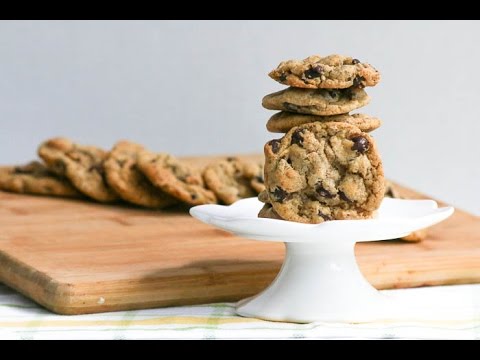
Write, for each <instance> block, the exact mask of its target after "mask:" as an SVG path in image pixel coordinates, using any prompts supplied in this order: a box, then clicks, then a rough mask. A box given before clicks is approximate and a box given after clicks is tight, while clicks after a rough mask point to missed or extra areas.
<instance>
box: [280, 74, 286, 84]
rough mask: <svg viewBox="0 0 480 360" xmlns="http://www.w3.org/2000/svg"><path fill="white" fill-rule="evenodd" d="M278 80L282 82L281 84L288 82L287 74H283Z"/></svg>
mask: <svg viewBox="0 0 480 360" xmlns="http://www.w3.org/2000/svg"><path fill="white" fill-rule="evenodd" d="M278 80H280V82H284V81H285V80H287V74H285V73H283V74H282V75H280V77H279V78H278Z"/></svg>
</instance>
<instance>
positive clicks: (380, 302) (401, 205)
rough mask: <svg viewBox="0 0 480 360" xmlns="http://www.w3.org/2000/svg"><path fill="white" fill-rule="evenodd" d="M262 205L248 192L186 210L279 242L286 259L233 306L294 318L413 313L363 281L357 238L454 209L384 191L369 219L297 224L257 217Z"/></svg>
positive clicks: (384, 236)
mask: <svg viewBox="0 0 480 360" xmlns="http://www.w3.org/2000/svg"><path fill="white" fill-rule="evenodd" d="M262 206H263V204H262V203H261V202H260V201H258V199H257V198H250V199H244V200H240V201H237V202H236V203H235V204H233V205H230V206H221V205H201V206H196V207H194V208H192V209H191V210H190V214H191V215H192V216H193V217H195V218H197V219H199V220H200V221H202V222H204V223H207V224H210V225H212V226H215V227H217V228H220V229H222V230H225V231H228V232H231V233H233V234H235V235H237V236H241V237H244V238H249V239H254V240H261V241H276V242H278V241H280V242H284V243H285V246H286V256H285V261H284V263H283V266H282V268H281V270H280V273H279V274H278V275H277V277H276V279H275V280H274V281H273V283H272V284H271V285H270V286H269V287H268V288H267V289H265V290H264V291H263V292H261V293H260V294H258V295H256V296H253V297H251V298H248V299H244V300H241V301H240V302H239V303H238V304H237V313H238V314H239V315H241V316H246V317H255V318H260V319H265V320H271V321H287V322H297V323H309V322H315V321H334V322H368V321H374V320H379V319H395V318H398V317H405V316H408V315H412V316H414V315H413V314H412V312H411V311H409V309H406V308H405V307H404V306H402V304H398V303H396V302H395V300H394V299H392V298H390V297H388V296H387V295H384V294H382V293H380V292H378V291H377V290H376V289H375V288H374V287H373V286H371V285H370V284H369V283H368V282H367V280H366V279H365V278H364V277H363V275H362V273H361V272H360V270H359V268H358V265H357V262H356V259H355V253H354V247H355V243H357V242H365V241H378V240H390V239H397V238H399V237H402V236H405V235H408V234H409V233H411V232H413V231H416V230H420V229H423V228H426V227H428V226H432V225H434V224H437V223H439V222H440V221H443V220H445V219H446V218H448V217H449V216H450V215H452V214H453V211H454V209H453V207H443V208H438V206H437V203H436V202H435V201H433V200H401V199H390V198H385V199H384V200H383V202H382V205H381V206H380V208H379V210H378V212H377V215H376V217H375V218H374V219H369V220H336V221H328V222H324V223H322V224H301V223H295V222H291V221H283V220H276V219H263V218H258V217H257V214H258V212H259V211H260V209H261V208H262ZM417 312H418V311H417Z"/></svg>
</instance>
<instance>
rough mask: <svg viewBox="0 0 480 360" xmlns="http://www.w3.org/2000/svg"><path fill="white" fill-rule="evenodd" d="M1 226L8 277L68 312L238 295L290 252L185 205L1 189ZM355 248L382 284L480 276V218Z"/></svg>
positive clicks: (257, 286)
mask: <svg viewBox="0 0 480 360" xmlns="http://www.w3.org/2000/svg"><path fill="white" fill-rule="evenodd" d="M209 160H210V158H208V159H205V158H202V159H190V161H192V163H194V164H196V165H199V166H200V165H202V164H203V163H205V162H206V161H209ZM401 191H402V192H403V193H404V194H408V195H409V196H411V197H416V198H421V197H422V196H421V195H419V194H417V193H415V192H413V191H411V190H408V189H402V190H401ZM0 229H1V231H0V281H1V282H3V283H5V284H7V285H9V286H11V287H12V288H14V289H17V290H18V291H19V292H21V293H23V294H25V295H26V296H28V297H30V298H31V299H33V300H34V301H36V302H37V303H39V304H41V305H43V306H44V307H46V308H47V309H50V310H52V311H54V312H57V313H60V314H84V313H96V312H104V311H117V310H127V309H144V308H152V307H161V306H173V305H184V304H199V303H211V302H219V301H235V300H239V299H241V298H244V297H247V296H250V295H253V294H255V293H257V292H259V291H260V290H262V289H263V288H265V286H267V285H268V284H269V283H270V282H271V281H272V280H273V278H274V277H275V275H276V274H277V272H278V270H279V268H280V265H281V263H282V260H283V256H284V248H283V245H282V244H278V243H269V242H258V241H250V240H246V239H241V238H237V237H234V236H233V235H230V234H228V233H226V232H223V231H220V230H216V229H214V228H212V227H211V226H208V225H205V224H202V223H200V222H199V221H197V220H195V219H193V218H191V217H190V216H189V215H188V214H187V210H186V209H185V208H176V209H172V210H169V211H149V210H142V209H138V208H133V207H128V206H115V205H108V206H107V205H101V204H96V203H93V202H87V201H81V200H76V201H75V200H65V199H53V198H46V197H35V196H26V195H16V194H9V193H4V192H0ZM356 253H357V258H358V262H359V264H360V267H361V269H362V271H363V273H364V274H365V276H366V277H367V279H368V280H369V281H370V282H371V283H372V284H373V285H374V286H376V287H377V288H379V289H389V288H403V287H416V286H428V285H439V284H462V283H474V282H479V281H480V221H479V218H478V217H475V216H473V215H470V214H468V213H466V212H463V211H461V210H458V209H457V211H456V212H455V214H454V215H453V216H452V217H451V218H450V219H449V220H447V221H445V222H443V223H441V224H439V225H436V226H435V227H433V228H432V229H431V231H430V232H429V237H428V238H427V240H426V241H424V242H421V243H418V244H415V243H404V242H401V241H389V242H377V243H363V244H360V245H358V246H357V248H356Z"/></svg>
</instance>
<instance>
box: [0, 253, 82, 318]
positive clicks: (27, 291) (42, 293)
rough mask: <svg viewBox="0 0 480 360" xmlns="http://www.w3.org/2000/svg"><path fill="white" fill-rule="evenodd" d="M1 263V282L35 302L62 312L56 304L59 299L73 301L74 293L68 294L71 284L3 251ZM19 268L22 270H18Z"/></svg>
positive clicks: (62, 301)
mask: <svg viewBox="0 0 480 360" xmlns="http://www.w3.org/2000/svg"><path fill="white" fill-rule="evenodd" d="M0 263H2V264H3V265H2V266H1V267H0V282H2V283H4V284H5V285H7V286H9V287H11V288H12V289H14V290H16V291H18V292H19V293H20V294H22V295H24V296H26V297H28V298H30V299H35V302H37V303H38V304H40V305H42V306H43V307H45V308H46V309H48V310H51V311H53V312H55V313H59V314H60V313H61V312H57V309H56V308H57V306H55V305H54V304H55V303H56V302H57V301H58V302H59V303H67V304H68V303H69V302H71V296H72V295H73V294H71V295H70V296H69V295H68V293H69V291H70V290H71V287H72V286H71V284H66V283H62V282H59V281H57V280H55V279H53V278H51V277H50V276H48V275H46V274H45V273H42V272H40V271H37V270H35V269H34V268H32V267H30V266H28V265H26V264H25V263H23V262H21V261H19V260H18V259H15V258H14V257H12V256H9V255H7V254H5V252H3V251H0ZM13 268H15V269H16V271H15V272H13V271H10V269H13ZM19 269H20V270H21V271H18V270H19ZM8 274H9V275H10V276H8ZM16 283H21V284H22V287H20V286H17V285H16ZM69 288H70V290H69ZM65 300H67V301H65ZM66 308H68V306H66Z"/></svg>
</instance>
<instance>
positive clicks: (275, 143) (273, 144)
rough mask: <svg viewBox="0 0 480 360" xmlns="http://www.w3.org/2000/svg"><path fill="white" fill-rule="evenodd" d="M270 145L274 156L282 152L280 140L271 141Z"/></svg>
mask: <svg viewBox="0 0 480 360" xmlns="http://www.w3.org/2000/svg"><path fill="white" fill-rule="evenodd" d="M268 144H269V145H270V147H271V148H272V152H273V153H274V154H276V153H278V151H279V150H280V140H277V139H274V140H270V141H269V142H268Z"/></svg>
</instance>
